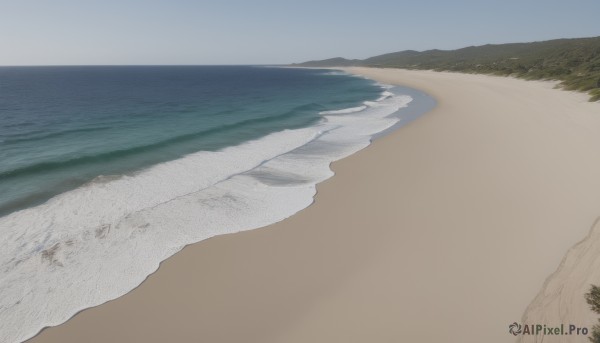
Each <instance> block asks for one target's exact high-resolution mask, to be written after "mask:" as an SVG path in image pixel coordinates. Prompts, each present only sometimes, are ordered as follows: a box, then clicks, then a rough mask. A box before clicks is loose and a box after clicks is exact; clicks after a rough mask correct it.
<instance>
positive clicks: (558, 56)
mask: <svg viewBox="0 0 600 343" xmlns="http://www.w3.org/2000/svg"><path fill="white" fill-rule="evenodd" d="M295 65H296V66H306V67H342V66H344V67H347V66H368V67H380V68H405V69H431V70H438V71H457V72H465V73H482V74H493V75H504V76H508V75H510V76H516V77H520V78H525V79H530V80H560V81H562V82H561V86H563V87H564V88H565V89H569V90H578V91H583V92H589V93H590V95H591V99H590V100H591V101H596V100H600V37H593V38H575V39H556V40H549V41H543V42H533V43H511V44H488V45H482V46H470V47H467V48H462V49H457V50H427V51H422V52H419V51H414V50H406V51H400V52H394V53H390V54H385V55H380V56H375V57H371V58H367V59H365V60H347V59H344V58H340V57H338V58H332V59H328V60H323V61H310V62H305V63H300V64H295Z"/></svg>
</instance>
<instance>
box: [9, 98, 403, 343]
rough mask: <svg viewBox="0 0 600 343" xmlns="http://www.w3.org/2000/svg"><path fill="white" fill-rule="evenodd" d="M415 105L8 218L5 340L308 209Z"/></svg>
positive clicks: (159, 169) (344, 119) (155, 171)
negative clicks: (335, 168) (323, 185)
mask: <svg viewBox="0 0 600 343" xmlns="http://www.w3.org/2000/svg"><path fill="white" fill-rule="evenodd" d="M388 93H389V94H388ZM411 100H412V99H411V98H410V97H409V96H403V95H394V94H392V93H390V92H389V91H386V92H385V93H384V94H382V97H381V98H380V99H379V101H375V102H365V105H364V106H361V107H357V108H351V109H342V110H338V111H328V112H323V121H322V122H321V123H319V124H317V125H314V126H312V127H308V128H303V129H295V130H285V131H282V132H278V133H273V134H271V135H268V136H266V137H263V138H261V139H258V140H254V141H250V142H246V143H244V144H241V145H239V146H235V147H229V148H226V149H223V150H221V151H217V152H199V153H195V154H191V155H188V156H186V157H184V158H181V159H178V160H175V161H171V162H167V163H162V164H159V165H156V166H154V167H151V168H149V169H147V170H144V171H142V172H140V173H137V174H135V175H132V176H122V177H119V178H103V177H100V178H98V179H97V180H95V181H94V182H91V183H88V184H87V185H85V186H82V187H80V188H78V189H75V190H73V191H69V192H66V193H63V194H61V195H59V196H56V197H54V198H52V199H51V200H49V201H48V202H46V203H45V204H43V205H40V206H37V207H34V208H30V209H26V210H23V211H19V212H16V213H12V214H10V215H8V216H6V217H3V218H0V228H1V229H0V242H3V244H4V246H3V248H2V249H1V250H0V294H2V297H1V298H0V341H2V342H17V341H23V340H25V339H27V338H30V337H32V336H33V335H35V334H36V333H37V332H38V331H39V330H40V329H42V328H43V327H45V326H54V325H58V324H61V323H63V322H65V321H66V320H67V319H69V318H70V317H71V316H73V315H74V314H75V313H77V312H78V311H80V310H82V309H84V308H88V307H92V306H95V305H99V304H101V303H104V302H106V301H108V300H111V299H114V298H117V297H119V296H121V295H123V294H125V293H127V292H129V291H130V290H132V289H133V288H135V287H136V286H137V285H139V284H140V283H141V282H142V281H143V280H144V279H145V278H146V277H147V276H148V275H149V274H151V273H152V272H154V271H155V270H156V269H157V268H158V265H159V263H160V262H161V261H163V260H165V259H166V258H168V257H169V256H171V255H173V254H174V253H176V252H178V251H179V250H181V249H182V248H183V247H184V246H185V245H187V244H190V243H194V242H198V241H201V240H204V239H207V238H209V237H213V236H216V235H221V234H226V233H233V232H239V231H243V230H249V229H254V228H258V227H262V226H265V225H269V224H271V223H274V222H277V221H280V220H283V219H285V218H286V217H289V216H291V215H292V214H294V213H296V212H298V211H300V210H301V209H303V208H305V207H307V206H309V205H310V204H311V203H312V201H313V196H314V195H315V192H316V188H315V185H316V184H317V183H319V182H321V181H323V180H325V179H327V178H329V177H331V176H332V175H333V172H332V171H331V170H330V169H329V164H330V163H331V162H332V161H335V160H338V159H340V158H343V157H345V156H348V155H350V154H352V153H354V152H356V151H358V150H360V149H362V148H364V147H366V146H367V145H369V143H370V139H371V137H372V135H373V134H376V133H378V132H380V131H382V130H385V129H386V128H389V127H390V126H392V125H394V124H395V123H396V122H397V121H398V118H396V117H393V116H390V115H391V114H393V113H394V112H396V111H397V110H398V109H400V108H401V107H405V106H407V105H408V103H409V102H410V101H411ZM340 114H344V115H340Z"/></svg>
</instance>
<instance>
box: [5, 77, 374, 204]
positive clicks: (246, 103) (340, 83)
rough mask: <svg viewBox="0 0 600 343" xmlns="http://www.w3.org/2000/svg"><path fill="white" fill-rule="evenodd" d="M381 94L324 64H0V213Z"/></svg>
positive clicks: (305, 120) (296, 123)
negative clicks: (317, 66)
mask: <svg viewBox="0 0 600 343" xmlns="http://www.w3.org/2000/svg"><path fill="white" fill-rule="evenodd" d="M379 93H381V89H380V87H377V86H376V85H374V83H373V82H372V81H369V80H365V79H361V78H356V77H351V76H349V75H344V74H341V73H332V72H330V71H327V70H308V69H288V68H264V67H250V66H236V67H229V66H228V67H218V66H217V67H214V66H211V67H207V66H185V67H176V66H169V67H165V66H156V67H141V66H140V67H0V216H2V215H6V214H8V213H10V212H12V211H15V210H18V209H22V208H25V207H28V206H32V205H36V204H39V203H41V202H43V201H45V200H47V199H49V198H50V197H52V196H54V195H56V194H59V193H62V192H64V191H66V190H69V189H73V188H75V187H77V186H80V185H82V184H84V183H86V182H89V181H91V180H93V179H94V178H96V177H98V176H100V175H104V176H107V175H121V174H124V173H130V172H133V171H136V170H140V169H142V168H144V167H147V166H150V165H153V164H157V163H160V162H164V161H168V160H173V159H177V158H179V157H181V156H184V155H186V154H189V153H193V152H197V151H216V150H218V149H222V148H224V147H227V146H233V145H237V144H240V143H241V142H245V141H248V140H252V139H256V138H259V137H263V136H265V135H267V134H269V133H272V132H276V131H280V130H283V129H294V128H300V127H306V126H309V125H312V124H314V123H315V122H318V121H319V120H322V117H321V116H320V115H319V112H321V111H327V110H333V109H336V108H346V107H352V106H358V105H359V104H360V103H361V102H362V101H365V100H369V99H376V98H377V97H378V96H379Z"/></svg>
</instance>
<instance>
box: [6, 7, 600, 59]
mask: <svg viewBox="0 0 600 343" xmlns="http://www.w3.org/2000/svg"><path fill="white" fill-rule="evenodd" d="M599 13H600V1H599V0H570V1H566V0H561V1H556V0H504V1H487V0H478V1H467V0H454V1H450V0H446V1H430V0H413V1H403V0H395V1H388V0H370V1H353V0H347V1H338V0H330V1H328V0H320V1H313V0H294V1H289V0H278V1H265V0H246V1H241V0H219V1H203V0H196V1H192V0H101V1H96V0H0V65H112V64H118V65H142V64H155V65H156V64H194V65H196V64H287V63H292V62H303V61H307V60H314V59H324V58H331V57H338V56H341V57H346V58H361V59H362V58H367V57H371V56H375V55H379V54H383V53H388V52H395V51H401V50H408V49H410V50H427V49H434V48H436V49H456V48H461V47H465V46H471V45H482V44H488V43H492V44H495V43H509V42H529V41H540V40H548V39H555V38H575V37H591V36H600V21H598V14H599Z"/></svg>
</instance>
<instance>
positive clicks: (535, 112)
mask: <svg viewBox="0 0 600 343" xmlns="http://www.w3.org/2000/svg"><path fill="white" fill-rule="evenodd" d="M350 71H351V72H353V73H356V74H361V75H366V76H368V77H371V78H373V79H376V80H379V81H381V82H384V83H390V84H399V85H404V86H409V87H413V88H417V89H421V90H423V91H425V92H427V93H429V94H430V95H432V96H434V97H435V98H436V100H437V101H438V106H437V107H436V108H435V109H434V110H433V111H432V112H430V113H427V114H425V115H423V116H422V117H420V118H419V119H417V120H415V121H413V122H411V123H410V124H408V125H406V126H404V127H402V128H400V129H399V130H397V131H395V132H393V133H391V134H390V135H387V136H385V137H382V138H380V139H378V140H377V141H375V142H374V143H373V144H372V145H371V146H369V147H368V148H366V149H364V150H362V151H360V152H358V153H357V154H355V155H352V156H350V157H348V158H346V159H343V160H341V161H338V162H336V163H334V164H333V166H332V168H333V170H334V171H335V173H336V175H335V176H334V177H333V178H331V179H329V180H327V181H326V182H323V183H322V184H319V185H318V194H317V196H316V199H315V203H314V204H313V205H312V206H310V207H308V208H307V209H305V210H303V211H301V212H300V213H298V214H296V215H294V216H292V217H291V218H288V219H286V220H284V221H283V222H280V223H277V224H274V225H271V226H269V227H266V228H263V229H258V230H253V231H248V232H242V233H237V234H232V235H226V236H220V237H215V238H211V239H208V240H206V241H203V242H200V243H198V244H194V245H191V246H188V247H187V248H185V249H184V250H183V251H181V252H180V253H178V254H176V255H175V256H173V257H172V258H170V259H168V260H167V261H165V262H163V263H162V264H161V267H160V268H159V270H158V271H157V272H156V273H154V274H153V275H151V276H150V277H149V278H148V279H147V280H146V281H145V282H144V283H143V284H142V285H140V287H138V288H137V289H135V290H134V291H132V292H130V293H129V294H127V295H125V296H123V297H121V298H119V299H116V300H114V301H110V302H108V303H106V304H104V305H101V306H98V307H96V308H93V309H88V310H85V311H83V312H81V313H79V314H78V315H76V316H75V317H73V318H72V319H71V320H70V321H68V322H67V323H65V324H63V325H60V326H58V327H54V328H49V329H46V330H44V331H43V332H42V333H41V334H40V335H38V336H37V337H35V338H34V339H33V340H31V341H32V342H61V343H64V342H211V343H215V342H244V343H249V342H257V343H258V342H261V343H266V342H290V343H291V342H298V343H300V342H303V343H305V342H344V343H348V342H411V343H418V342H428V343H430V342H460V343H467V342H477V343H481V342H513V341H515V337H514V336H512V335H510V334H509V333H508V325H509V324H510V323H512V322H515V321H517V322H520V321H521V319H522V317H523V315H524V313H525V310H526V309H527V307H528V305H529V304H530V303H531V302H532V300H533V299H534V298H535V297H536V296H537V295H538V293H539V292H540V290H541V289H542V287H543V285H544V282H545V280H546V278H547V277H548V276H550V275H551V274H552V273H553V272H554V271H555V270H556V269H557V267H558V266H559V264H560V263H561V260H562V259H563V257H564V256H565V254H566V252H567V251H568V249H569V248H571V247H572V246H573V245H575V244H576V243H577V242H579V241H580V240H582V239H583V238H584V237H586V235H587V234H588V232H589V230H590V228H591V227H592V224H593V223H594V221H595V220H596V218H597V217H598V216H600V158H598V156H599V155H598V151H600V104H598V103H588V102H587V97H586V96H585V95H584V94H577V93H572V92H565V91H561V90H556V89H553V83H549V82H527V81H523V80H516V79H512V78H500V77H490V76H481V75H466V74H455V73H437V72H431V71H405V70H389V69H366V68H352V69H350ZM584 243H585V242H584ZM586 251H590V249H589V248H588V249H587V250H586ZM581 255H583V254H576V256H575V258H573V259H571V260H569V263H567V264H566V265H565V266H566V267H565V268H567V269H566V271H567V273H566V274H565V273H562V274H561V273H560V272H559V273H557V274H554V276H553V278H555V279H554V281H553V282H550V285H554V288H552V289H553V290H556V288H557V287H558V289H560V290H564V289H568V288H564V287H561V285H562V284H563V283H565V282H568V280H571V279H573V280H577V282H578V283H580V284H583V285H584V286H585V287H579V288H577V287H574V288H573V291H572V292H571V293H569V296H570V298H568V297H564V296H563V297H561V295H560V294H559V295H556V294H555V293H556V291H555V292H554V295H555V297H554V298H553V299H554V300H556V299H559V300H558V302H559V303H560V306H557V308H556V309H555V308H554V307H552V306H550V307H548V308H549V309H554V310H555V311H557V313H558V312H560V311H565V310H566V311H567V312H568V313H572V314H571V315H572V316H573V317H568V315H569V314H568V315H567V317H564V316H562V315H558V316H557V317H552V313H550V312H548V311H546V310H545V308H544V306H546V305H545V304H546V302H548V301H549V300H548V299H547V297H546V295H545V294H544V293H543V294H542V295H541V298H539V297H538V299H537V300H536V301H538V302H537V304H538V305H539V304H541V305H539V306H538V305H536V304H534V305H535V306H533V309H531V308H530V311H529V312H528V313H529V315H528V317H527V318H530V319H532V320H533V319H535V318H539V317H540V314H542V317H543V316H545V317H544V318H546V319H547V320H550V319H552V318H558V320H565V321H567V323H573V324H578V325H580V326H586V325H587V326H589V327H591V324H592V323H594V322H595V320H596V317H595V315H594V314H593V313H592V312H591V311H589V310H588V309H587V306H586V305H585V303H584V302H583V299H582V296H579V295H580V294H575V293H577V292H580V293H581V294H582V291H585V290H586V289H585V288H586V287H587V284H586V282H587V281H586V280H588V278H590V277H591V278H593V277H594V276H593V275H592V276H590V274H589V270H588V273H587V274H586V269H585V268H583V271H579V272H578V273H576V274H573V273H569V272H568V271H573V270H576V269H577V266H581V264H580V263H579V262H578V261H579V258H580V257H579V256H581ZM590 258H595V256H592V257H590ZM571 264H573V265H571ZM580 269H581V268H580ZM563 274H565V275H566V276H565V275H563ZM561 275H562V276H561ZM550 281H552V280H550ZM557 285H558V286H557ZM558 293H560V291H558ZM556 297H558V298H556ZM567 298H568V299H571V300H568V301H567V300H564V299H567ZM561 299H562V300H561ZM545 301H546V302H545ZM551 303H552V302H549V303H548V304H551ZM554 310H553V311H554ZM570 310H572V311H571V312H569V311H570ZM536 316H537V317H536ZM573 320H578V321H579V322H574V321H573ZM542 324H546V323H542ZM547 324H549V325H550V324H560V323H547ZM571 339H572V341H573V342H584V341H586V339H585V338H582V337H571ZM544 342H547V341H546V340H545V341H544Z"/></svg>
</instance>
